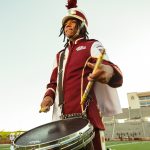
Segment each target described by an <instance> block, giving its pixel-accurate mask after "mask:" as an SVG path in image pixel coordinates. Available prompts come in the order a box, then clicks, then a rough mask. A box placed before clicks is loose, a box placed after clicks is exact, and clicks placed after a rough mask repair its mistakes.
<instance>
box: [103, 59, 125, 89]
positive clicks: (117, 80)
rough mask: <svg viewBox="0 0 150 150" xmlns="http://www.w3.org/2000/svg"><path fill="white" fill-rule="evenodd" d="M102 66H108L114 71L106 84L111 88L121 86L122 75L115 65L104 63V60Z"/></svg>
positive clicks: (108, 62)
mask: <svg viewBox="0 0 150 150" xmlns="http://www.w3.org/2000/svg"><path fill="white" fill-rule="evenodd" d="M103 64H105V65H110V66H111V67H112V68H113V70H114V75H113V76H112V78H111V79H110V81H109V82H108V85H109V86H111V87H113V88H117V87H120V86H122V83H123V76H122V73H121V71H120V69H119V67H118V66H117V65H115V64H113V63H112V62H110V61H106V60H104V61H103Z"/></svg>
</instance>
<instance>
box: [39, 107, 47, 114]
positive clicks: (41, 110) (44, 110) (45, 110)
mask: <svg viewBox="0 0 150 150" xmlns="http://www.w3.org/2000/svg"><path fill="white" fill-rule="evenodd" d="M48 110H49V109H48V107H41V109H40V110H39V113H41V112H47V111H48Z"/></svg>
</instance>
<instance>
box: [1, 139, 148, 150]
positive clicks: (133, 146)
mask: <svg viewBox="0 0 150 150" xmlns="http://www.w3.org/2000/svg"><path fill="white" fill-rule="evenodd" d="M106 145H107V147H109V148H111V149H112V150H150V141H139V142H136V141H135V142H132V141H123V142H107V143H106ZM0 150H10V145H0Z"/></svg>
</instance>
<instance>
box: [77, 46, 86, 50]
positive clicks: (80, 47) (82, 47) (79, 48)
mask: <svg viewBox="0 0 150 150" xmlns="http://www.w3.org/2000/svg"><path fill="white" fill-rule="evenodd" d="M84 49H86V46H79V47H77V48H76V50H77V51H81V50H84Z"/></svg>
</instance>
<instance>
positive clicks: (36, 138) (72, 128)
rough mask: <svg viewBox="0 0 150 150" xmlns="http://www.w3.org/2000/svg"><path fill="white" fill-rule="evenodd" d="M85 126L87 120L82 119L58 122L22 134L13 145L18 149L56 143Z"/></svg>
mask: <svg viewBox="0 0 150 150" xmlns="http://www.w3.org/2000/svg"><path fill="white" fill-rule="evenodd" d="M87 124H88V120H86V119H82V118H73V119H66V120H59V121H56V122H52V123H48V124H44V125H42V126H39V127H36V128H34V129H31V130H29V131H27V132H25V133H23V134H22V135H20V136H19V137H18V138H16V140H15V141H14V144H15V145H16V146H19V147H20V146H23V147H26V146H31V145H40V144H43V143H48V142H50V141H56V140H58V139H60V138H63V137H66V136H68V135H71V134H73V133H75V132H77V131H79V130H81V129H82V128H84V127H85V126H86V125H87Z"/></svg>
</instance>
